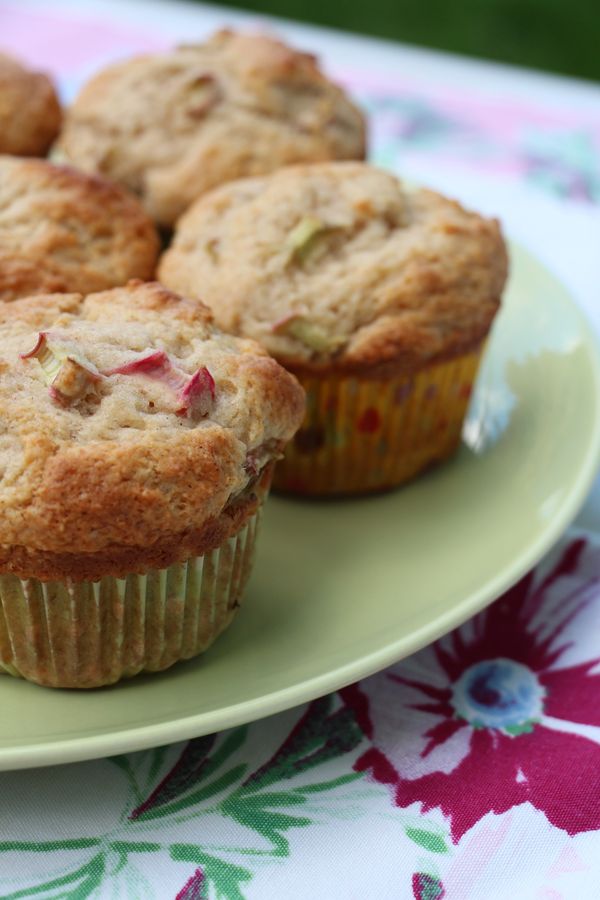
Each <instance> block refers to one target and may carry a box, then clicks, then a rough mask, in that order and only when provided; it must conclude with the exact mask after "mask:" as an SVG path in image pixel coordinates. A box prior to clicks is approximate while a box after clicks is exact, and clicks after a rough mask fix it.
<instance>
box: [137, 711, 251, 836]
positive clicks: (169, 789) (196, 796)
mask: <svg viewBox="0 0 600 900" xmlns="http://www.w3.org/2000/svg"><path fill="white" fill-rule="evenodd" d="M247 731H248V729H247V728H246V727H244V728H237V729H236V730H235V731H232V732H231V733H230V734H228V735H227V737H226V738H225V740H224V741H223V743H222V744H221V745H220V746H219V747H218V748H217V749H216V751H215V752H214V753H213V754H212V756H209V753H210V751H211V750H212V748H213V746H214V743H215V739H216V736H215V735H214V734H211V735H206V736H205V737H201V738H197V739H196V740H193V741H190V742H189V743H188V744H187V745H186V747H185V749H184V751H183V753H182V754H181V756H180V757H179V759H178V760H177V762H176V763H175V765H174V766H173V768H172V769H171V770H170V772H168V774H167V775H166V776H165V778H164V779H163V780H162V781H161V782H160V784H159V785H158V787H157V788H155V790H154V791H153V792H152V793H151V794H150V796H149V797H148V799H147V800H145V801H144V802H143V803H141V804H140V805H139V806H137V807H136V809H134V810H133V812H132V813H131V815H130V817H129V818H130V819H142V820H148V819H154V818H160V817H162V816H167V815H169V814H170V813H174V812H179V811H180V810H182V809H185V808H187V807H190V806H194V805H195V804H196V803H200V802H201V801H203V800H206V799H208V797H211V796H213V795H214V794H216V793H218V792H219V791H220V790H224V789H225V788H226V787H228V786H229V785H230V784H232V783H233V782H234V781H235V780H236V779H239V778H241V777H242V775H243V774H244V772H245V769H246V767H245V766H243V765H242V766H236V767H235V768H234V769H231V770H230V771H229V772H227V773H226V774H225V775H223V776H221V778H219V779H217V780H216V781H214V782H213V783H212V784H211V785H209V786H208V787H203V788H201V789H200V790H193V789H194V788H197V786H198V783H199V782H204V781H206V779H207V778H209V777H210V776H211V775H212V774H214V773H215V772H216V771H217V770H218V769H219V768H220V766H221V765H223V763H224V762H225V761H226V760H227V759H228V758H229V757H230V756H232V754H233V753H235V751H236V750H238V749H239V748H240V747H241V746H242V744H243V743H244V741H245V739H246V735H247ZM188 791H189V792H190V793H189V794H188V793H187V792H188ZM182 795H187V796H184V797H182Z"/></svg>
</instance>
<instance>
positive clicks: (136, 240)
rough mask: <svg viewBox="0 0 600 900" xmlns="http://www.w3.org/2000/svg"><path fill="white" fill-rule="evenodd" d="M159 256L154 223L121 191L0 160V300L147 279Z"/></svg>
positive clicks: (48, 168) (38, 165)
mask: <svg viewBox="0 0 600 900" xmlns="http://www.w3.org/2000/svg"><path fill="white" fill-rule="evenodd" d="M158 249H159V240H158V235H157V233H156V229H155V227H154V224H153V223H152V221H151V219H150V218H149V217H148V215H147V214H146V213H145V212H144V210H143V208H142V206H141V205H140V203H139V201H138V200H137V199H136V198H135V197H134V196H132V195H131V194H130V193H129V192H128V191H127V190H125V189H123V188H122V187H120V186H119V185H115V184H110V183H109V182H108V181H106V180H105V179H103V178H98V177H95V176H90V175H85V174H83V173H82V172H78V171H76V170H75V169H69V168H66V167H64V166H56V165H53V164H52V163H49V162H46V160H41V159H19V158H16V157H14V156H0V300H4V301H11V300H15V299H17V298H18V297H26V296H29V295H31V294H40V293H49V292H57V291H61V292H62V291H80V292H81V293H91V292H92V291H100V290H104V289H106V288H111V287H114V286H116V285H122V284H125V283H126V282H127V281H128V280H129V279H130V278H143V279H148V278H151V277H152V276H153V274H154V269H155V266H156V259H157V256H158Z"/></svg>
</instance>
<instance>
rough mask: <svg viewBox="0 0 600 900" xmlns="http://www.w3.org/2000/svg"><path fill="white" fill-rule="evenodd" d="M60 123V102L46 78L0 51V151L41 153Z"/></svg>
mask: <svg viewBox="0 0 600 900" xmlns="http://www.w3.org/2000/svg"><path fill="white" fill-rule="evenodd" d="M60 123H61V109H60V103H59V102H58V97H57V96H56V91H55V90H54V87H53V86H52V82H51V81H50V79H49V78H48V77H47V76H46V75H42V74H41V73H39V72H30V71H29V70H28V69H25V68H23V66H22V65H20V64H19V63H18V62H17V60H16V59H12V57H10V56H5V54H4V53H0V153H14V154H15V156H45V155H46V153H47V152H48V149H49V147H50V145H51V144H52V142H53V140H54V139H55V138H56V136H57V134H58V132H59V130H60Z"/></svg>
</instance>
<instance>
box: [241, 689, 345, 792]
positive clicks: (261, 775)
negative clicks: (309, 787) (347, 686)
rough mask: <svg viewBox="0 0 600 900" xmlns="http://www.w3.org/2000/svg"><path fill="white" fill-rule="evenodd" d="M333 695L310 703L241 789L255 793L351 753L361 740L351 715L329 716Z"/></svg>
mask: <svg viewBox="0 0 600 900" xmlns="http://www.w3.org/2000/svg"><path fill="white" fill-rule="evenodd" d="M333 703H334V700H333V695H329V696H327V697H322V698H321V699H319V700H314V701H313V702H312V703H311V704H310V705H309V706H308V709H307V710H306V712H305V714H304V715H303V716H302V718H301V719H300V721H299V722H298V723H297V724H296V726H295V727H294V728H293V729H292V731H291V732H290V734H289V735H288V737H287V738H286V740H285V741H284V742H283V744H282V745H281V747H280V748H279V749H278V750H277V752H276V753H275V754H274V755H273V756H272V757H271V759H270V760H268V762H266V763H265V764H264V765H263V766H261V767H260V768H259V769H257V770H256V772H254V773H253V774H252V775H250V776H249V777H248V778H247V779H246V781H245V783H244V786H245V788H246V790H247V791H256V790H259V789H260V788H263V787H266V786H267V785H270V784H273V783H274V782H276V781H280V780H281V779H282V778H286V779H287V778H292V777H294V776H296V775H298V774H300V773H301V772H305V771H307V770H309V769H312V768H314V767H315V766H318V765H322V764H323V763H325V762H327V761H328V760H330V759H334V758H335V757H336V756H341V755H342V754H344V753H348V752H350V750H353V749H354V748H355V747H356V746H357V745H358V744H359V743H360V741H361V740H362V732H361V730H360V728H359V727H358V725H357V723H356V720H355V718H354V713H353V712H352V711H351V710H350V709H349V708H347V707H342V708H341V709H338V710H337V711H335V712H333V713H331V709H332V706H333Z"/></svg>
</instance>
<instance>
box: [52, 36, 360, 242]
mask: <svg viewBox="0 0 600 900" xmlns="http://www.w3.org/2000/svg"><path fill="white" fill-rule="evenodd" d="M60 151H61V152H62V153H63V154H64V155H65V156H66V158H67V159H68V160H70V161H71V162H72V163H73V164H75V165H76V166H78V167H80V168H82V169H84V170H86V171H88V172H98V173H102V174H105V175H108V176H110V177H111V178H113V179H115V180H116V181H119V182H121V183H122V184H125V185H127V186H128V187H129V188H130V189H131V190H133V191H135V192H136V193H137V194H138V195H139V196H140V197H141V198H142V200H143V202H144V204H145V206H146V208H147V209H148V211H149V212H150V214H151V215H152V216H153V218H154V219H155V220H156V221H158V222H160V223H161V224H162V225H172V224H173V222H174V221H175V220H176V219H177V217H178V216H179V215H181V213H182V212H183V211H184V210H185V209H186V207H187V206H189V204H190V203H191V202H192V201H193V200H194V199H195V198H196V197H198V196H199V195H200V194H202V193H204V192H205V191H207V190H209V189H210V188H212V187H214V186H216V185H218V184H221V183H223V182H225V181H230V180H232V179H234V178H240V177H242V176H249V175H260V174H263V173H265V172H269V171H272V170H273V169H276V168H278V167H280V166H283V165H286V164H289V163H293V162H302V161H306V162H310V161H318V160H327V159H359V158H363V157H364V155H365V123H364V118H363V115H362V113H361V112H360V110H359V109H358V108H357V107H356V106H355V105H354V104H353V103H352V102H351V101H350V99H349V98H348V97H347V96H346V94H345V93H344V92H343V91H342V90H341V89H340V88H339V87H337V86H336V85H335V84H333V83H332V82H331V81H330V80H329V79H328V78H327V77H326V76H325V75H324V74H323V73H322V71H321V70H320V68H319V66H318V64H317V61H316V59H315V58H314V57H313V56H311V55H309V54H307V53H301V52H298V51H296V50H294V49H292V48H291V47H289V46H287V45H286V44H284V43H282V42H281V41H278V40H275V39H273V38H271V37H267V36H266V35H252V34H240V33H236V32H232V31H220V32H217V33H216V34H215V35H213V37H212V38H211V39H210V40H208V41H207V42H206V43H204V44H197V45H185V46H180V47H177V48H176V49H174V50H172V51H171V52H168V53H163V54H157V55H147V56H140V57H137V58H134V59H128V60H125V61H124V62H122V63H118V64H116V65H113V66H111V67H109V68H107V69H105V70H104V71H102V72H100V73H99V74H98V75H96V76H95V77H94V78H92V79H91V81H89V82H88V84H87V85H86V86H85V87H84V88H83V90H82V91H81V93H80V94H79V96H78V97H77V99H76V100H75V102H74V104H73V106H72V107H71V109H70V110H69V112H68V114H67V117H66V122H65V127H64V129H63V132H62V135H61V139H60Z"/></svg>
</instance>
